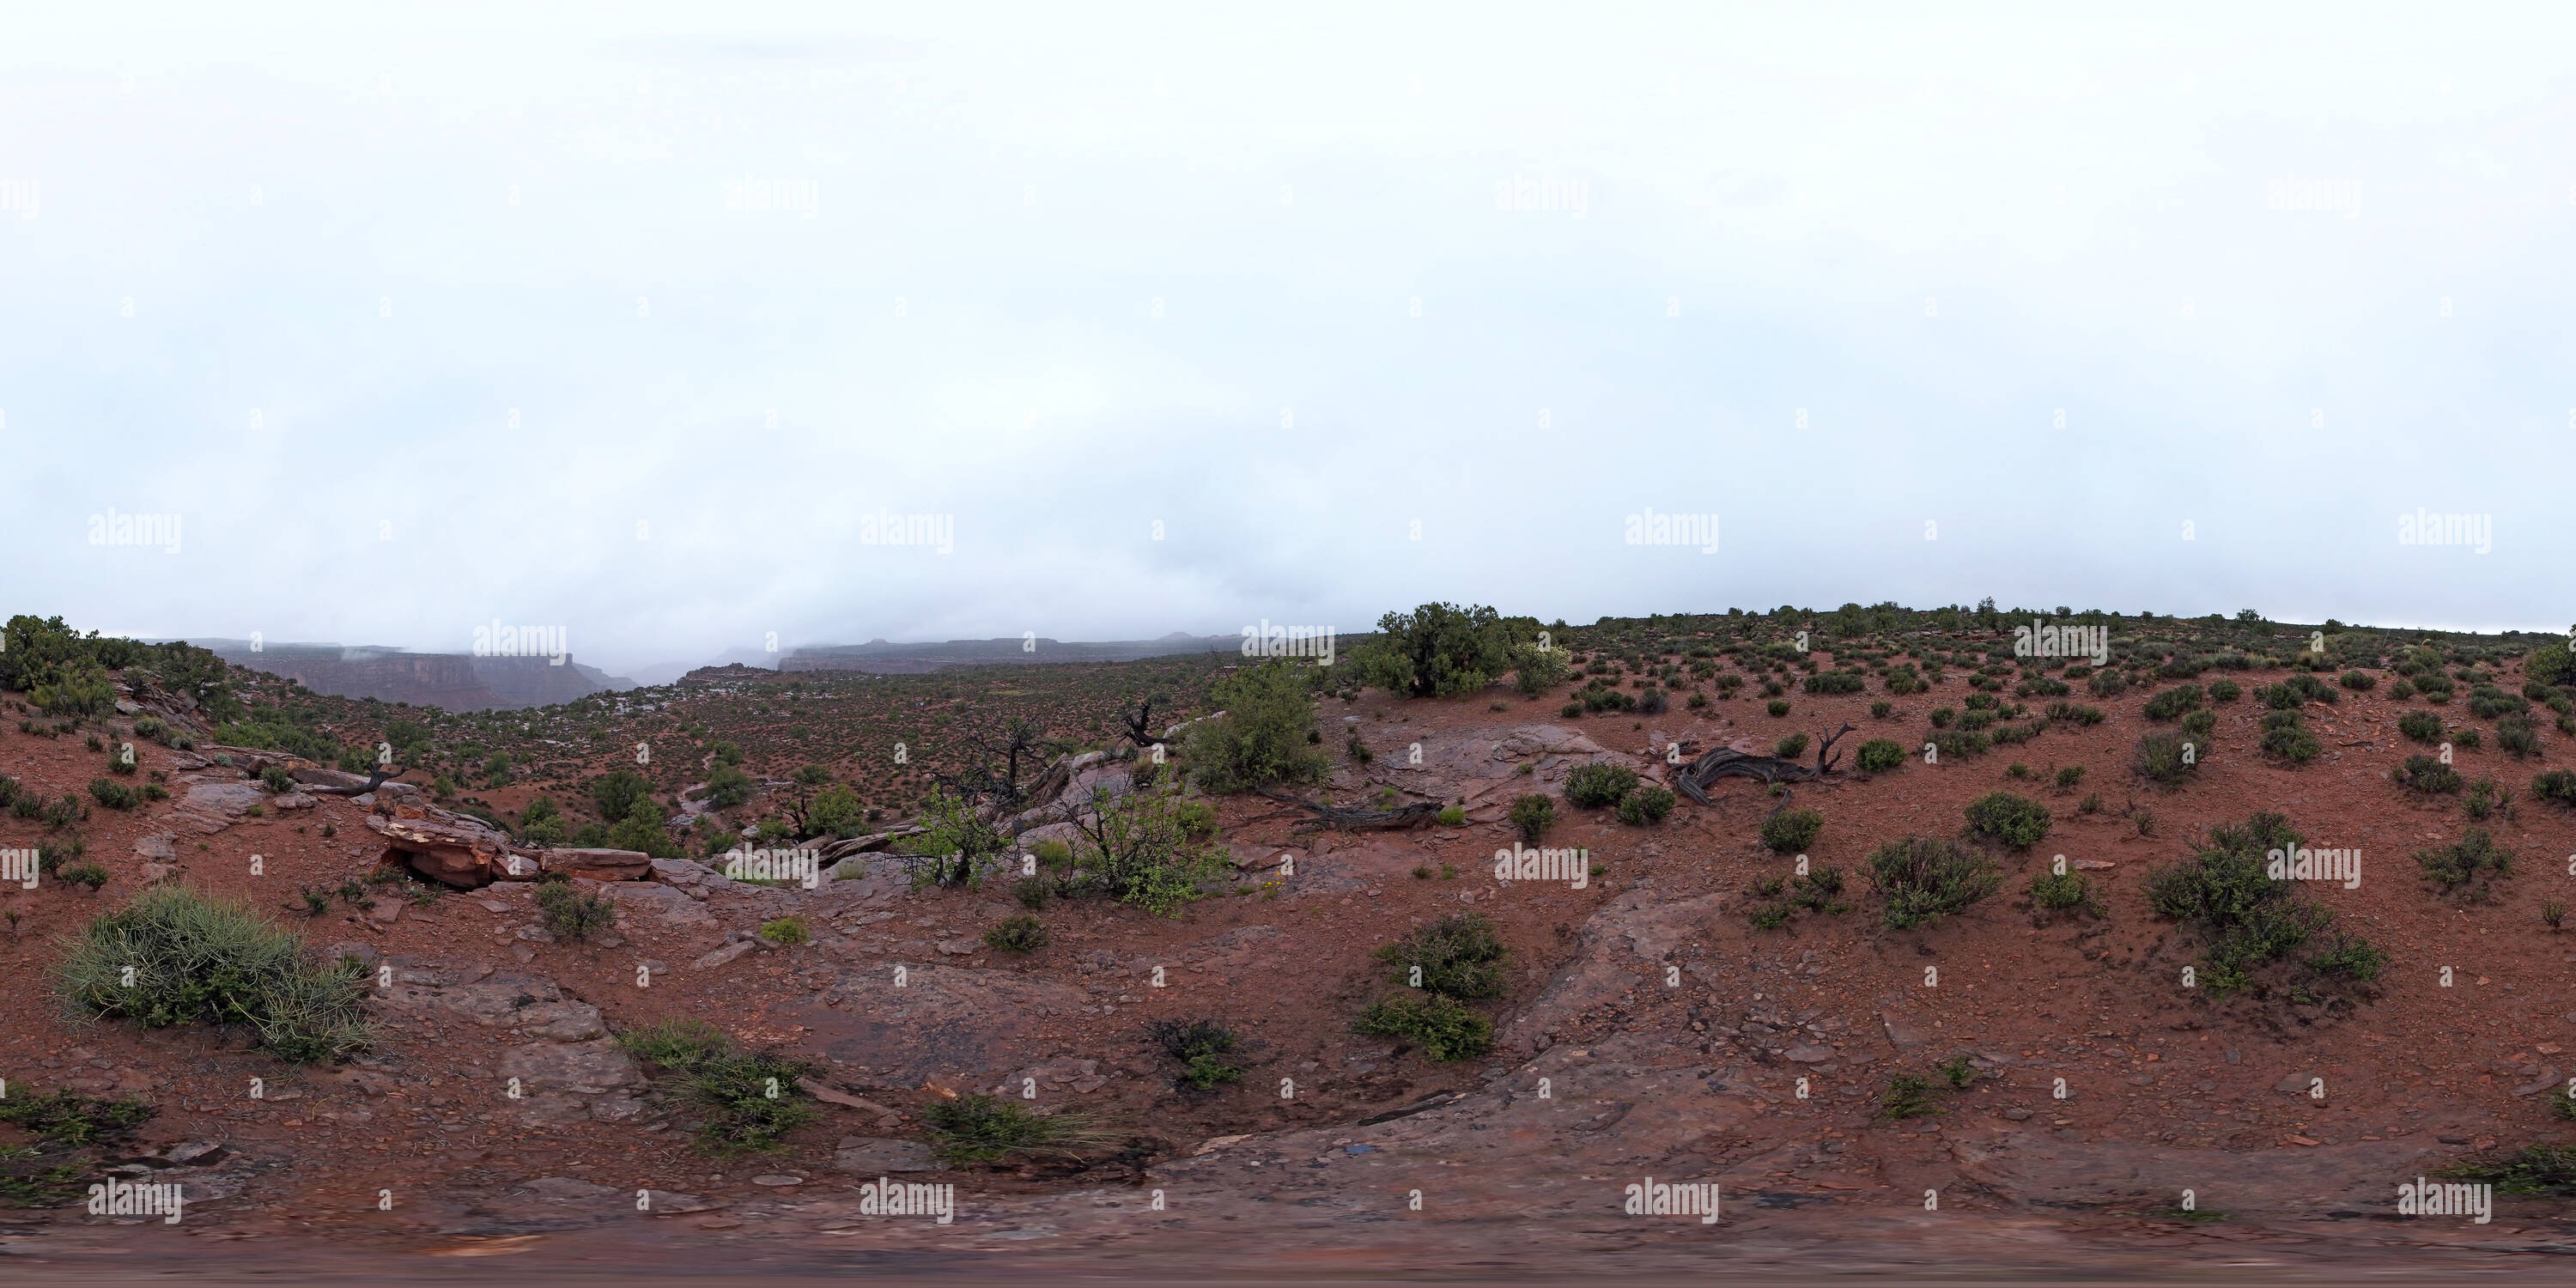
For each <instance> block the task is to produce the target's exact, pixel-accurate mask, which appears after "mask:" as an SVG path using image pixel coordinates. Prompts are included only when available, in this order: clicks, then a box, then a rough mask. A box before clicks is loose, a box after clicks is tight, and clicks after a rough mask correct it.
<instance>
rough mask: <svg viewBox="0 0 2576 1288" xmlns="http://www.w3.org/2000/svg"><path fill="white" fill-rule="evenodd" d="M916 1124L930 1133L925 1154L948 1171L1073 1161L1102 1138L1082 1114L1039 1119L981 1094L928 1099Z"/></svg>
mask: <svg viewBox="0 0 2576 1288" xmlns="http://www.w3.org/2000/svg"><path fill="white" fill-rule="evenodd" d="M922 1122H923V1125H924V1126H926V1127H928V1128H929V1129H930V1135H931V1151H932V1152H933V1153H936V1154H937V1155H939V1158H940V1160H941V1161H942V1162H945V1163H947V1164H949V1165H950V1166H952V1167H954V1166H962V1165H966V1164H974V1163H998V1162H1001V1161H1003V1160H1005V1159H1010V1158H1047V1157H1051V1158H1057V1159H1066V1160H1079V1159H1080V1158H1081V1156H1082V1154H1083V1153H1084V1152H1086V1151H1088V1150H1091V1149H1095V1148H1097V1147H1099V1146H1100V1145H1102V1144H1104V1143H1105V1142H1106V1141H1107V1139H1108V1138H1107V1134H1106V1133H1104V1132H1103V1131H1101V1129H1099V1128H1098V1127H1096V1126H1094V1125H1093V1123H1092V1120H1091V1118H1090V1117H1089V1116H1088V1115H1085V1114H1079V1113H1053V1114H1043V1113H1039V1112H1037V1111H1036V1110H1034V1109H1028V1108H1025V1107H1023V1106H1021V1105H1020V1104H1019V1103H1018V1102H1016V1101H1011V1100H1004V1099H1002V1098H1001V1097H999V1096H988V1095H982V1094H971V1095H964V1096H959V1097H958V1098H956V1099H955V1100H934V1101H932V1102H931V1103H930V1107H929V1108H928V1109H926V1110H924V1111H923V1112H922Z"/></svg>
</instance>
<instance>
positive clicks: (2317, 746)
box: [2263, 711, 2325, 765]
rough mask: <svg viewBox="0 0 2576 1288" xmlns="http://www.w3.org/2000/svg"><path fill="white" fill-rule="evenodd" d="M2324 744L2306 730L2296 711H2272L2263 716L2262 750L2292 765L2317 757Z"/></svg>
mask: <svg viewBox="0 0 2576 1288" xmlns="http://www.w3.org/2000/svg"><path fill="white" fill-rule="evenodd" d="M2324 750H2325V744H2323V743H2321V742H2319V741H2317V736H2316V735H2315V734H2313V733H2310V732H2308V727H2307V725H2306V724H2305V723H2303V722H2302V721H2301V720H2300V719H2299V713H2298V712H2296V711H2274V712H2271V713H2269V714H2266V715H2265V716H2264V717H2263V751H2264V754H2266V755H2269V756H2276V757H2278V758H2280V759H2282V760H2286V761H2288V762H2290V763H2291V764H2293V765H2304V764H2306V763H2308V762H2309V761H2311V760H2314V759H2316V758H2317V754H2318V753H2319V752H2321V751H2324Z"/></svg>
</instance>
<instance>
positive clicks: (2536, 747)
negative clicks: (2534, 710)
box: [2496, 716, 2540, 756]
mask: <svg viewBox="0 0 2576 1288" xmlns="http://www.w3.org/2000/svg"><path fill="white" fill-rule="evenodd" d="M2496 746H2498V747H2501V748H2503V749H2504V750H2506V751H2509V752H2512V753H2513V754H2514V755H2516V756H2537V755H2539V754H2540V731H2539V730H2537V729H2534V728H2532V727H2531V720H2530V718H2529V717H2527V716H2506V717H2505V718H2503V719H2501V720H2498V721H2496Z"/></svg>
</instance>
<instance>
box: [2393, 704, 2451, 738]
mask: <svg viewBox="0 0 2576 1288" xmlns="http://www.w3.org/2000/svg"><path fill="white" fill-rule="evenodd" d="M2397 732H2399V733H2402V734H2404V735H2406V736H2407V737H2409V738H2412V739H2414V740H2415V741H2417V742H2421V743H2428V744H2429V743H2432V742H2436V741H2439V740H2440V738H2441V737H2442V718H2441V717H2440V716H2437V715H2434V714H2433V713H2432V712H2430V711H2409V712H2407V713H2406V714H2404V715H2402V716H2399V717H2397Z"/></svg>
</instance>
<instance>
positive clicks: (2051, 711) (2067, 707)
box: [2048, 702, 2103, 728]
mask: <svg viewBox="0 0 2576 1288" xmlns="http://www.w3.org/2000/svg"><path fill="white" fill-rule="evenodd" d="M2048 718H2049V719H2051V720H2063V721H2065V722H2067V723H2068V724H2075V725H2083V726H2085V727H2087V728H2090V727H2092V726H2094V725H2097V724H2100V723H2102V720H2103V715H2102V708H2100V707H2080V706H2077V705H2075V704H2074V703H2072V702H2052V703H2049V704H2048Z"/></svg>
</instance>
